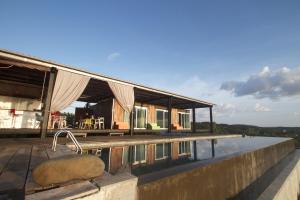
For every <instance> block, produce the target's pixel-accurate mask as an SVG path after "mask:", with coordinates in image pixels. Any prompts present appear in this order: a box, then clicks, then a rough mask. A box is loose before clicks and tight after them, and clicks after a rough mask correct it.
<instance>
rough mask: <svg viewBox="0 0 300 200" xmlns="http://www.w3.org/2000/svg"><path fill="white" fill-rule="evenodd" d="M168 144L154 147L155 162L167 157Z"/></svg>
mask: <svg viewBox="0 0 300 200" xmlns="http://www.w3.org/2000/svg"><path fill="white" fill-rule="evenodd" d="M170 146H171V144H170V143H161V144H156V145H155V160H161V159H165V158H167V157H169V150H170Z"/></svg>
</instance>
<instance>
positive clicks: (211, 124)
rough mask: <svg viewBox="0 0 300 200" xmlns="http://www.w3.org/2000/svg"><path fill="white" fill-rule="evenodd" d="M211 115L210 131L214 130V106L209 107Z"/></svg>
mask: <svg viewBox="0 0 300 200" xmlns="http://www.w3.org/2000/svg"><path fill="white" fill-rule="evenodd" d="M209 116H210V124H209V125H210V133H213V132H214V125H213V115H212V106H211V107H209Z"/></svg>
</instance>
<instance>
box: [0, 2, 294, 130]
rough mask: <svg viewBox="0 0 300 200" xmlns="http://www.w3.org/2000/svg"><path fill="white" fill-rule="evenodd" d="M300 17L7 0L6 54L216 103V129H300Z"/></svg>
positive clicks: (244, 8) (2, 17)
mask: <svg viewBox="0 0 300 200" xmlns="http://www.w3.org/2000/svg"><path fill="white" fill-rule="evenodd" d="M299 9H300V1H293V0H291V1H244V0H242V1H232V0H228V1H48V2H46V1H13V0H10V1H5V0H4V1H1V2H0V24H1V26H0V27H1V37H0V48H4V49H8V50H13V51H19V52H22V53H25V54H29V55H34V56H37V57H41V58H45V59H50V60H55V61H57V62H59V63H63V64H70V65H74V66H79V67H82V68H84V69H87V70H89V71H93V72H97V73H101V74H106V75H110V76H113V77H118V78H122V79H125V80H130V81H133V82H137V83H142V84H146V85H150V86H154V87H158V88H162V89H166V90H171V91H174V92H177V93H180V94H183V95H188V96H192V97H196V98H200V99H204V100H208V101H212V102H214V103H216V104H217V106H216V108H215V120H216V121H217V122H219V123H220V122H224V123H230V124H236V123H244V124H255V125H260V126H300V97H299V96H300V69H299V67H300V12H299ZM206 117H207V112H206V111H199V112H198V118H197V119H198V120H206Z"/></svg>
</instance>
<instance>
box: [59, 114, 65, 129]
mask: <svg viewBox="0 0 300 200" xmlns="http://www.w3.org/2000/svg"><path fill="white" fill-rule="evenodd" d="M66 127H67V117H66V116H60V117H59V121H58V128H59V129H63V128H66Z"/></svg>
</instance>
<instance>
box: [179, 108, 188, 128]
mask: <svg viewBox="0 0 300 200" xmlns="http://www.w3.org/2000/svg"><path fill="white" fill-rule="evenodd" d="M180 115H185V116H187V115H188V116H189V123H190V127H186V125H185V119H181V121H183V126H182V124H180V123H179V121H180V120H179V118H180ZM178 124H179V125H180V126H182V128H183V129H191V113H190V112H188V111H186V112H178Z"/></svg>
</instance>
